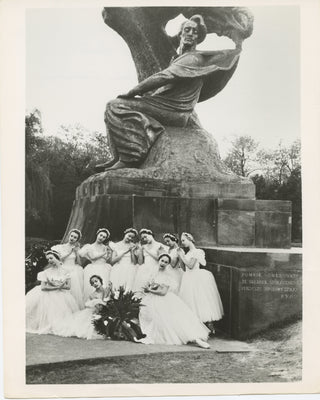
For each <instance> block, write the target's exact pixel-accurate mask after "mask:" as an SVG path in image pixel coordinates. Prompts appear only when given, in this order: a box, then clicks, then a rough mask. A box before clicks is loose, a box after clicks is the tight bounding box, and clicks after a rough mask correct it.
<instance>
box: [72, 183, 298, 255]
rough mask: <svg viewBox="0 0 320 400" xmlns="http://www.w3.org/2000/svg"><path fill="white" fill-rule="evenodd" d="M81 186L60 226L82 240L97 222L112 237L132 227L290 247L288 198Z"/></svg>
mask: <svg viewBox="0 0 320 400" xmlns="http://www.w3.org/2000/svg"><path fill="white" fill-rule="evenodd" d="M94 187H95V183H93V188H94ZM87 188H88V191H87V192H85V193H84V192H82V188H81V187H80V189H79V190H78V193H77V197H76V200H75V202H74V204H73V209H72V213H71V217H70V220H69V224H68V228H67V230H66V234H67V232H69V230H70V229H72V228H78V229H81V231H82V232H83V241H85V242H90V241H93V240H94V239H95V232H96V231H97V229H98V228H100V227H102V226H105V227H107V228H108V229H109V230H110V231H111V233H112V236H111V239H112V240H120V239H121V238H122V234H123V231H124V229H126V228H127V227H130V226H134V227H135V228H136V229H141V228H145V227H147V228H150V229H152V230H153V231H154V232H155V233H156V237H157V238H158V239H161V238H162V235H163V233H165V232H171V233H175V234H178V235H179V234H181V232H186V231H187V232H191V233H192V234H193V235H194V237H195V239H196V241H197V244H198V245H199V246H215V245H220V246H250V247H255V246H256V247H270V248H290V245H291V203H290V202H282V201H280V202H279V201H261V200H248V199H214V198H212V197H210V196H203V197H200V196H199V197H197V196H195V197H189V196H186V197H183V196H175V197H173V196H167V195H164V194H162V193H160V192H157V191H156V190H153V191H145V192H144V195H135V194H134V195H125V194H118V193H114V194H104V191H105V189H103V190H101V191H100V190H97V191H96V190H95V189H93V188H92V187H90V186H89V187H87ZM113 188H114V187H113ZM136 188H138V186H137V187H136ZM109 191H110V187H109ZM93 193H94V194H93Z"/></svg>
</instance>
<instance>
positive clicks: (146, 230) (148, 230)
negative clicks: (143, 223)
mask: <svg viewBox="0 0 320 400" xmlns="http://www.w3.org/2000/svg"><path fill="white" fill-rule="evenodd" d="M144 233H146V234H147V235H152V236H153V232H152V231H151V230H150V229H146V228H142V229H140V231H139V235H142V234H144Z"/></svg>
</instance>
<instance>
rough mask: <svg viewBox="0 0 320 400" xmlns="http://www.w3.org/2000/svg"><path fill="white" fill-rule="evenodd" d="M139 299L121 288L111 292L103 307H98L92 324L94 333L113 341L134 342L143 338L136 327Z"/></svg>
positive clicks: (137, 326)
mask: <svg viewBox="0 0 320 400" xmlns="http://www.w3.org/2000/svg"><path fill="white" fill-rule="evenodd" d="M140 303H141V299H138V298H136V297H135V296H134V293H133V292H126V291H125V289H124V288H123V287H122V286H121V287H120V288H119V290H116V291H112V292H111V294H110V296H109V299H108V300H107V301H106V303H105V304H104V305H100V306H99V310H98V311H97V312H96V313H95V318H94V319H93V324H94V327H95V329H96V331H97V332H98V333H99V334H100V335H103V336H104V337H105V338H109V339H113V340H131V341H136V340H137V339H141V338H143V337H145V335H144V334H143V333H142V332H141V329H140V327H139V325H138V316H139V308H140V306H141V304H140Z"/></svg>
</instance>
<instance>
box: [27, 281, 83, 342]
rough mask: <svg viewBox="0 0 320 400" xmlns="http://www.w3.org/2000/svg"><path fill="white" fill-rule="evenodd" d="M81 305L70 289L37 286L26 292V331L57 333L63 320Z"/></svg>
mask: <svg viewBox="0 0 320 400" xmlns="http://www.w3.org/2000/svg"><path fill="white" fill-rule="evenodd" d="M78 310H79V307H78V305H77V303H76V301H75V299H74V297H73V296H72V295H71V293H70V291H69V290H51V291H44V290H41V286H36V287H35V288H33V289H32V290H30V292H28V293H27V294H26V331H27V332H30V333H38V334H50V333H51V334H56V332H57V327H58V326H59V325H60V323H61V321H64V320H65V319H66V318H68V317H70V316H71V315H72V313H74V312H76V311H78Z"/></svg>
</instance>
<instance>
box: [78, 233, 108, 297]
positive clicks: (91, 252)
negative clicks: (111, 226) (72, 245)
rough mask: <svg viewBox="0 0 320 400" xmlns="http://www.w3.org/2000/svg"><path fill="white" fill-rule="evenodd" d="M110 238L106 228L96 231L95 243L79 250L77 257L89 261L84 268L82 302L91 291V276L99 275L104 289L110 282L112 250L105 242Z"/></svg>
mask: <svg viewBox="0 0 320 400" xmlns="http://www.w3.org/2000/svg"><path fill="white" fill-rule="evenodd" d="M109 237H110V232H109V231H108V229H106V228H101V229H98V231H97V233H96V241H95V242H94V243H92V244H86V245H85V246H83V247H82V249H80V250H79V255H80V256H81V257H84V258H87V259H88V260H89V261H91V263H90V264H88V265H87V266H86V267H85V268H84V271H83V272H84V276H83V279H84V301H87V300H88V298H89V296H90V294H91V293H92V291H93V288H92V286H91V285H90V277H91V276H92V275H99V276H101V278H102V280H103V284H104V287H106V285H107V283H108V282H109V280H110V273H111V265H110V262H111V258H112V250H111V248H110V246H109V245H108V244H106V242H107V240H108V239H109Z"/></svg>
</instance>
